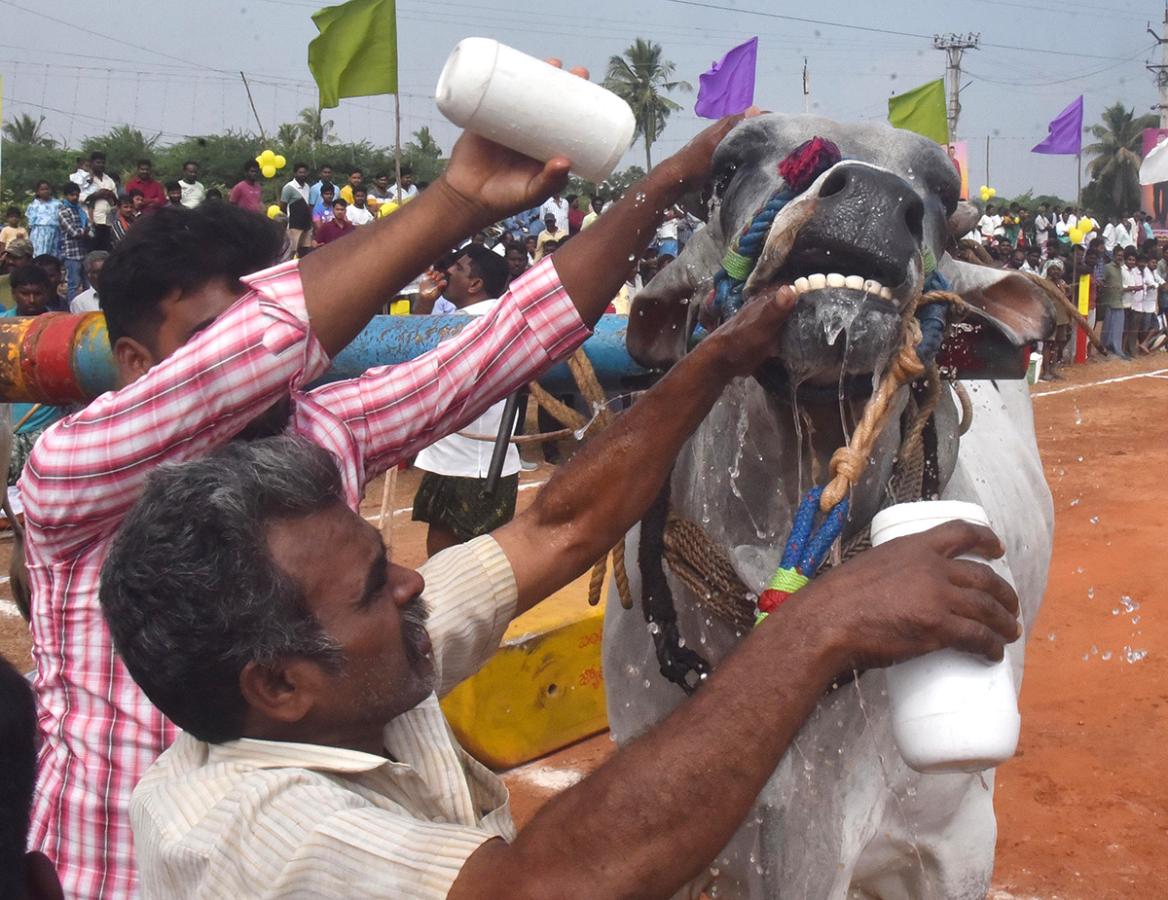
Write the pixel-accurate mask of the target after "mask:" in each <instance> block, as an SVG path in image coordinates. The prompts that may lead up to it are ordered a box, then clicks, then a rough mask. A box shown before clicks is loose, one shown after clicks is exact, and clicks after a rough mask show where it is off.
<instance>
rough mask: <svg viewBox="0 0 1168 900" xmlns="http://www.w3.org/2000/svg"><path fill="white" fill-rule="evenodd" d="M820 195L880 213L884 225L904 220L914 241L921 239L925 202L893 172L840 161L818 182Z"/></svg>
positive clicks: (865, 210) (858, 208)
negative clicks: (820, 182) (820, 183)
mask: <svg viewBox="0 0 1168 900" xmlns="http://www.w3.org/2000/svg"><path fill="white" fill-rule="evenodd" d="M819 199H820V200H827V201H831V202H830V203H829V204H827V205H835V204H840V205H841V206H842V207H851V208H852V209H854V210H856V211H858V212H861V213H866V214H867V215H869V216H872V217H879V221H880V222H881V224H883V225H884V226H886V227H887V226H890V225H894V224H899V223H903V224H904V226H905V228H906V229H907V230H908V233H909V235H911V236H912V238H913V239H914V240H915V241H916V242H917V243H920V242H921V241H922V240H923V239H924V221H925V204H924V203H922V202H921V198H920V197H918V196H917V193H916V191H914V190H913V189H912V187H911V185H909V184H908V182H906V181H905V180H904V179H903V178H901V177H900V176H899V175H895V174H893V173H892V172H888V171H886V170H884V169H875V168H872V167H870V166H858V165H850V164H848V163H841V164H840V165H837V166H836V167H835V168H834V169H832V171H831V172H830V173H829V174H828V176H827V178H826V179H825V180H824V182H823V184H822V185H821V186H820V189H819ZM824 211H825V212H826V208H825V209H824ZM837 214H838V213H837Z"/></svg>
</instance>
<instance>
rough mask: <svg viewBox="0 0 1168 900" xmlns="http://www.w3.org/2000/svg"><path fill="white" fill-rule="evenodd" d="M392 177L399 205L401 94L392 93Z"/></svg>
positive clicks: (400, 198) (400, 195)
mask: <svg viewBox="0 0 1168 900" xmlns="http://www.w3.org/2000/svg"><path fill="white" fill-rule="evenodd" d="M393 177H394V179H395V181H396V183H397V202H398V205H399V206H400V205H401V202H402V193H401V94H400V93H399V92H398V91H394V92H393Z"/></svg>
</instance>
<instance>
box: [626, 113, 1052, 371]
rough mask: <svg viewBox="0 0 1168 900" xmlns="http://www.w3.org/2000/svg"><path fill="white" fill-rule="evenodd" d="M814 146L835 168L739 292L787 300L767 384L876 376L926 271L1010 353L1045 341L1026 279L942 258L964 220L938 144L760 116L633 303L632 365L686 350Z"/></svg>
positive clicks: (785, 221) (1046, 315)
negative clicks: (736, 245)
mask: <svg viewBox="0 0 1168 900" xmlns="http://www.w3.org/2000/svg"><path fill="white" fill-rule="evenodd" d="M813 136H821V137H825V138H827V139H828V140H830V141H832V142H834V143H835V144H836V145H838V147H839V149H840V151H841V152H842V155H843V159H842V160H841V161H840V162H838V163H836V164H835V165H834V166H832V167H831V168H830V169H828V170H827V171H825V172H823V173H822V174H821V175H820V176H819V177H818V178H817V179H816V180H815V181H814V182H813V183H812V184H811V185H810V187H808V188H807V189H806V190H804V191H803V193H801V194H800V195H799V196H798V197H796V198H795V199H794V200H792V201H791V202H789V203H787V205H786V206H785V207H783V209H782V210H781V211H780V212H779V213H778V215H777V216H776V218H775V219H774V223H773V225H772V226H771V227H770V230H769V233H768V234H767V237H766V241H765V244H764V246H763V249H762V252H761V254H760V255H759V257H758V260H757V262H756V264H755V267H754V269H753V271H752V273H751V274H750V277H749V279H748V280H747V282H746V285H745V288H744V291H743V296H744V298H745V302H750V300H751V299H752V298H754V297H757V296H759V294H761V293H762V292H764V291H766V290H768V289H773V288H774V287H776V286H778V285H781V284H790V285H793V286H794V287H795V289H796V291H797V292H798V293H799V303H798V305H797V307H796V309H795V312H794V313H793V314H792V316H791V318H790V320H789V321H788V323H787V326H786V328H785V330H784V332H783V335H782V338H781V340H780V342H779V348H778V360H779V367H778V370H777V371H776V372H771V373H770V376H771V377H769V378H768V379H767V380H768V381H774V380H775V377H776V376H777V377H779V378H782V377H789V378H790V379H791V380H792V381H794V382H797V383H803V382H809V383H816V382H819V383H825V382H835V381H837V380H839V379H840V378H841V377H843V376H844V375H866V374H868V373H871V372H873V371H876V370H878V369H879V368H880V367H881V364H882V361H883V360H885V359H887V358H888V357H889V356H890V354H891V352H892V351H893V349H894V348H895V347H896V346H897V345H898V343H899V341H900V334H901V324H902V321H901V320H902V312H903V310H904V309H905V307H906V304H908V303H909V302H911V301H912V300H914V299H915V298H917V297H918V295H919V294H920V293H921V291H922V289H923V287H924V284H925V279H926V275H927V274H928V273H927V272H926V268H928V267H930V266H931V260H938V268H939V269H940V270H941V272H942V273H943V274H944V275H945V276H946V277H947V278H948V280H949V281H950V282H951V284H952V287H953V289H954V290H956V291H957V292H958V293H961V294H962V295H963V297H964V299H965V300H966V301H967V302H968V303H970V305H971V306H973V307H974V309H975V310H976V311H977V312H978V314H979V315H980V316H981V317H982V318H984V320H985V322H986V323H988V324H989V325H991V326H993V328H994V330H996V331H997V332H998V335H999V336H1000V335H1004V336H1005V338H1006V339H1008V340H1009V341H1010V342H1011V343H1012V344H1013V345H1015V346H1017V347H1021V346H1022V345H1023V344H1025V343H1027V342H1029V341H1032V340H1036V339H1039V338H1041V337H1043V336H1045V335H1046V334H1047V333H1048V332H1049V330H1050V328H1051V326H1052V322H1051V314H1050V309H1049V305H1048V303H1049V301H1048V300H1047V299H1046V298H1045V297H1044V296H1043V294H1042V292H1041V291H1040V290H1038V289H1036V288H1035V287H1034V286H1033V285H1032V284H1031V283H1030V282H1028V281H1027V279H1025V278H1024V277H1022V276H1019V275H1016V274H1009V273H1005V272H1002V271H996V270H988V269H979V267H976V266H971V265H968V264H966V263H959V262H957V261H955V260H952V259H950V258H949V257H948V256H946V255H945V248H946V246H947V245H948V243H949V240H950V235H951V234H952V233H953V232H954V231H955V230H956V229H957V228H964V229H966V230H968V228H969V227H970V226H969V224H968V213H969V208H968V204H961V203H960V202H959V200H958V193H959V187H960V179H959V176H958V173H957V171H956V170H955V168H954V166H953V163H952V161H951V160H950V159H949V158H948V156H947V154H946V153H945V151H944V150H943V149H941V148H940V147H939V146H938V145H937V144H935V143H933V142H932V141H929V140H927V139H926V138H923V137H920V136H918V135H915V134H912V133H909V132H906V131H900V130H896V129H893V128H891V127H889V126H887V125H883V124H864V125H843V124H840V123H837V122H832V121H830V120H828V119H822V118H818V117H813V116H788V115H780V114H771V115H766V116H761V117H758V118H754V119H750V120H747V121H745V122H743V123H742V124H741V125H739V126H738V127H737V128H735V129H734V130H733V131H732V132H731V133H730V134H729V135H728V136H727V137H726V139H725V140H724V141H723V142H722V144H721V146H720V147H719V148H718V150H717V153H716V154H715V157H714V194H715V200H716V204H717V205H716V210H715V212H714V214H713V216H712V217H711V220H710V223H709V225H708V226H707V227H706V228H705V229H703V230H702V231H700V232H699V233H698V234H697V235H695V237H694V238H693V240H692V241H691V242H690V244H689V245H688V246H687V248H686V250H685V252H684V253H683V254H682V255H681V257H680V258H679V259H678V260H677V261H676V262H675V263H673V264H672V265H670V266H669V267H668V268H666V269H665V270H663V272H662V273H661V274H660V275H658V276H657V277H656V278H654V279H653V281H652V282H650V284H649V285H648V286H647V287H646V288H645V290H644V291H642V292H641V293H640V294H639V295H638V296H637V297H636V299H635V301H634V304H633V308H632V311H631V314H630V322H629V339H628V346H629V350H630V352H631V353H632V355H633V357H634V358H635V359H636V360H637V361H638V362H640V363H642V364H643V365H648V366H651V367H657V368H662V367H667V366H669V365H671V364H672V363H673V362H675V361H676V360H677V359H678V358H679V357H680V356H681V355H682V354H683V353H684V352H685V349H686V346H687V342H688V340H689V337H690V334H691V333H692V331H693V328H694V326H695V325H696V324H697V320H698V317H699V312H698V311H699V308H700V307H701V305H702V301H703V300H704V299H705V298H706V297H707V296H708V295H709V293H710V290H711V287H712V284H713V278H714V275H715V273H716V272H717V271H718V270H719V267H720V265H721V261H722V258H723V256H724V254H725V252H726V250H727V248H728V247H730V246H731V242H732V240H733V238H734V236H735V235H737V234H739V233H740V232H741V231H742V230H743V228H744V226H746V225H747V224H748V223H750V222H751V220H752V219H753V217H754V215H755V214H756V212H757V211H758V210H759V208H760V206H761V205H762V204H764V203H766V201H767V200H768V199H769V198H770V197H772V196H773V195H774V194H775V193H776V192H777V191H778V190H780V189H781V188H783V187H784V183H783V180H782V177H781V176H780V174H779V163H780V161H782V160H783V159H784V158H785V157H786V156H787V155H788V154H789V153H791V151H792V150H794V149H795V148H796V147H798V146H799V145H800V144H802V143H803V142H804V141H806V140H808V139H810V138H811V137H813ZM961 233H963V232H961ZM927 261H929V262H927ZM722 314H723V315H725V314H726V313H725V312H723V313H722ZM703 315H708V310H707V312H706V313H703ZM702 324H703V325H705V326H706V327H716V325H717V324H718V323H717V321H703V322H702Z"/></svg>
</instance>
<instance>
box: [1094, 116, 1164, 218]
mask: <svg viewBox="0 0 1168 900" xmlns="http://www.w3.org/2000/svg"><path fill="white" fill-rule="evenodd" d="M1157 123H1158V119H1157V118H1156V116H1153V115H1146V116H1138V117H1137V116H1136V115H1135V110H1131V109H1125V108H1124V105H1123V103H1122V102H1117V103H1114V104H1112V105H1111V106H1109V107H1107V109H1105V110H1103V121H1102V123H1101V124H1099V125H1092V126H1091V127H1090V128H1089V129H1087V130H1088V131H1089V132H1090V133H1091V135H1092V136H1093V137H1094V138H1095V143H1093V144H1089V145H1087V146H1086V147H1084V148H1083V152H1084V153H1086V154H1087V156H1088V157H1090V158H1091V162H1090V165H1089V167H1088V171H1089V172H1090V173H1091V178H1092V179H1093V180H1094V181H1096V182H1097V183H1098V185H1099V188H1098V191H1099V196H1101V197H1105V198H1106V199H1107V200H1108V201H1109V202H1110V203H1111V204H1114V210H1113V212H1114V213H1115V214H1116V215H1124V214H1126V213H1127V212H1129V211H1131V210H1133V209H1138V208H1139V205H1140V180H1139V171H1140V161H1141V155H1140V154H1141V149H1142V142H1143V137H1144V129H1145V128H1155V127H1156V125H1157Z"/></svg>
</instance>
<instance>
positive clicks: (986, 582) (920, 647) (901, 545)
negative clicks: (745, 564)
mask: <svg viewBox="0 0 1168 900" xmlns="http://www.w3.org/2000/svg"><path fill="white" fill-rule="evenodd" d="M1002 552H1003V551H1002V546H1001V542H1000V541H999V540H998V539H997V537H996V536H995V535H994V533H993V532H992V531H990V530H989V529H988V528H983V527H980V526H975V525H970V524H968V523H965V522H948V523H946V524H944V525H941V526H939V527H937V528H933V529H932V530H930V531H926V532H923V533H921V534H917V535H912V536H910V537H903V538H898V539H897V540H893V541H889V542H888V543H887V544H883V545H881V546H880V547H876V548H874V549H872V550H868V551H865V552H864V553H862V554H860V555H859V556H857V557H856V558H854V559H852V560H850V561H848V562H847V563H845V564H844V565H842V566H838V567H836V568H835V569H833V570H831V572H829V573H827V574H826V575H824V576H822V577H820V578H818V579H816V580H815V581H814V582H813V583H812V584H811V585H809V586H808V587H806V588H804V589H803V590H802V591H800V592H799V593H798V594H797V595H795V597H794V598H792V600H793V601H796V602H799V603H800V604H804V603H805V604H807V605H806V606H805V607H804V609H802V610H801V611H800V612H801V613H802V614H804V615H811V616H813V617H814V619H815V620H816V621H817V622H819V623H820V626H821V627H822V628H824V629H825V630H827V631H828V632H829V635H828V640H829V641H831V642H832V643H833V644H834V645H835V646H836V647H837V648H838V649H839V650H840V654H841V659H840V662H841V663H842V666H841V669H847V668H855V669H866V668H873V667H878V666H886V665H891V664H892V663H896V662H900V661H902V660H905V659H909V658H911V657H914V656H920V655H922V654H924V653H929V652H932V651H933V650H940V649H942V648H946V647H954V648H956V649H958V650H964V651H966V652H969V653H978V654H981V655H983V656H986V657H988V658H989V659H991V660H995V661H996V660H1000V659H1001V658H1002V655H1003V653H1004V652H1005V645H1006V644H1008V643H1011V642H1012V641H1014V640H1016V639H1017V638H1018V637H1019V636H1020V635H1021V634H1022V629H1021V627H1020V626H1019V624H1018V595H1017V594H1015V593H1014V589H1013V588H1012V587H1010V585H1009V583H1007V582H1006V581H1005V580H1004V579H1002V578H1001V577H1000V576H998V575H997V574H996V573H995V572H994V571H993V570H992V569H991V568H990V567H989V566H987V565H984V564H982V563H979V562H973V561H970V560H962V559H956V558H955V557H958V556H961V555H964V554H971V555H976V556H979V557H982V558H985V559H996V558H998V557H999V556H1001V555H1002ZM789 602H790V601H789Z"/></svg>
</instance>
